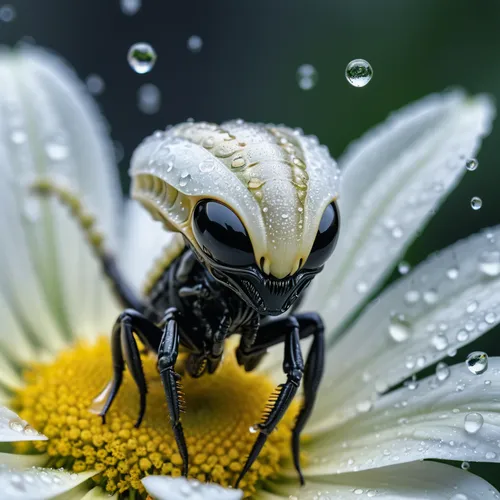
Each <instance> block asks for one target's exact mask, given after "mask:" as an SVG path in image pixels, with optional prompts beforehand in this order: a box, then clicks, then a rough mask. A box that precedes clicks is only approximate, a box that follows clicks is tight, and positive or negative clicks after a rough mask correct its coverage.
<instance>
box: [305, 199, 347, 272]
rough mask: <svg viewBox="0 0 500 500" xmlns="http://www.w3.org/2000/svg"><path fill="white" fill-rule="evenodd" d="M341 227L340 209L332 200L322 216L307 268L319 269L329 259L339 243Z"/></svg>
mask: <svg viewBox="0 0 500 500" xmlns="http://www.w3.org/2000/svg"><path fill="white" fill-rule="evenodd" d="M339 227H340V218H339V211H338V208H337V205H336V203H335V202H334V201H332V202H331V203H330V205H328V206H327V207H326V209H325V211H324V213H323V216H322V217H321V221H320V223H319V228H318V234H316V239H315V240H314V243H313V246H312V248H311V253H310V254H309V257H308V259H307V262H306V264H305V266H304V267H305V268H306V269H317V268H318V267H321V266H322V265H323V264H324V263H325V262H326V261H327V260H328V257H330V255H331V254H332V252H333V250H334V249H335V246H336V245H337V240H338V237H339Z"/></svg>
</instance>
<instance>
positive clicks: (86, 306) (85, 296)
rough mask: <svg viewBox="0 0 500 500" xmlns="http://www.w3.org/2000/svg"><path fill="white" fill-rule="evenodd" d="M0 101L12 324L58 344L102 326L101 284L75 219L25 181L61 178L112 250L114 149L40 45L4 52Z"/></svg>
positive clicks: (76, 86) (1, 276)
mask: <svg viewBox="0 0 500 500" xmlns="http://www.w3.org/2000/svg"><path fill="white" fill-rule="evenodd" d="M0 107H1V108H2V113H1V116H0V175H1V176H2V178H3V180H4V181H3V182H2V183H1V185H0V199H1V200H2V204H1V209H2V210H1V211H0V230H1V231H2V234H8V235H9V238H4V240H3V242H2V247H1V249H0V283H1V286H0V291H1V293H2V295H3V297H4V301H5V302H6V304H7V307H8V308H9V310H10V311H11V312H12V314H13V315H14V317H15V319H16V320H17V322H18V323H19V324H22V325H23V327H24V328H25V329H26V330H27V331H29V333H30V335H34V336H36V337H37V339H38V340H39V341H40V342H41V343H42V344H45V345H47V346H50V347H51V348H52V349H55V348H58V347H61V346H62V345H63V344H64V338H65V337H67V335H68V333H69V331H72V332H74V331H75V330H77V331H78V332H79V333H82V332H83V331H85V330H90V329H92V330H95V329H96V328H101V327H104V324H102V325H101V324H99V320H100V319H101V318H102V312H101V311H100V304H101V302H102V301H101V300H99V297H100V296H101V294H102V293H104V292H102V290H103V289H104V287H105V285H104V281H103V280H99V278H98V276H99V274H98V273H99V271H98V268H97V266H96V265H95V263H94V260H93V258H92V257H91V253H90V251H89V249H88V248H87V245H86V244H85V243H84V240H83V237H82V235H81V234H80V231H79V230H78V228H77V227H76V224H75V222H74V221H73V220H71V219H70V217H69V215H68V214H67V213H66V211H65V210H63V209H62V208H61V207H60V206H59V205H58V203H57V202H55V201H54V200H50V201H42V202H40V200H39V199H38V198H36V197H33V196H30V194H29V189H28V186H29V182H30V181H32V180H33V178H36V177H40V176H45V177H51V178H52V177H53V178H57V179H61V178H62V179H65V180H66V181H67V182H68V183H69V184H70V185H71V186H72V188H73V189H74V190H75V191H77V192H78V193H81V194H82V196H83V197H84V199H85V200H86V201H87V202H88V204H89V206H90V209H91V210H93V211H94V212H95V213H97V214H98V217H99V219H100V221H101V224H102V227H103V228H104V229H105V230H106V232H107V233H108V239H109V244H110V245H111V247H112V248H115V247H116V246H117V231H118V229H119V228H118V221H117V218H118V215H117V213H118V208H117V205H118V203H119V200H120V198H119V192H118V189H119V187H118V186H119V185H118V182H117V180H116V171H115V168H114V165H113V159H112V154H111V151H112V150H111V147H110V144H109V142H108V141H107V139H106V134H105V130H104V126H103V125H102V123H101V121H100V117H99V114H98V112H97V110H96V108H95V105H94V104H93V103H92V101H91V100H90V98H89V97H88V96H87V95H86V94H85V93H84V91H83V85H82V84H81V83H80V82H78V80H77V79H76V78H75V76H74V74H73V73H72V72H71V71H70V70H69V69H68V68H67V67H66V66H65V65H64V64H63V63H62V62H60V61H59V60H58V59H57V58H56V57H54V56H51V55H48V54H47V53H45V52H44V51H41V50H35V49H30V50H27V51H21V52H7V51H5V50H3V51H2V52H1V53H0ZM89 322H92V325H91V326H89V325H88V323H89ZM106 328H109V324H108V323H107V322H106ZM2 333H4V332H2ZM6 333H8V332H6Z"/></svg>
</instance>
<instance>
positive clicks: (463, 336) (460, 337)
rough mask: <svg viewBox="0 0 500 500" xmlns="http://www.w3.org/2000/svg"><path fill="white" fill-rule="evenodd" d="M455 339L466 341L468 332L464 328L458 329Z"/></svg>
mask: <svg viewBox="0 0 500 500" xmlns="http://www.w3.org/2000/svg"><path fill="white" fill-rule="evenodd" d="M457 340H458V341H459V342H466V341H467V340H469V334H468V333H467V331H466V330H458V332H457Z"/></svg>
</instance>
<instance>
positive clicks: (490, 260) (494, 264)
mask: <svg viewBox="0 0 500 500" xmlns="http://www.w3.org/2000/svg"><path fill="white" fill-rule="evenodd" d="M479 270H480V271H481V272H482V273H483V274H485V275H486V276H491V277H495V276H498V275H499V274H500V252H499V251H498V250H492V251H486V252H483V253H482V254H481V255H480V257H479Z"/></svg>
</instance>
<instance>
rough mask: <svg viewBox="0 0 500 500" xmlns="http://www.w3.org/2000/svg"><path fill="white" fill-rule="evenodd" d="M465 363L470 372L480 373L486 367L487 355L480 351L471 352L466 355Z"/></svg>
mask: <svg viewBox="0 0 500 500" xmlns="http://www.w3.org/2000/svg"><path fill="white" fill-rule="evenodd" d="M465 364H466V365H467V368H468V369H469V371H470V372H471V373H473V374H474V375H481V374H482V373H484V372H485V371H486V370H487V369H488V355H487V354H486V353H485V352H481V351H474V352H471V353H470V354H469V355H468V356H467V359H466V360H465Z"/></svg>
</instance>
